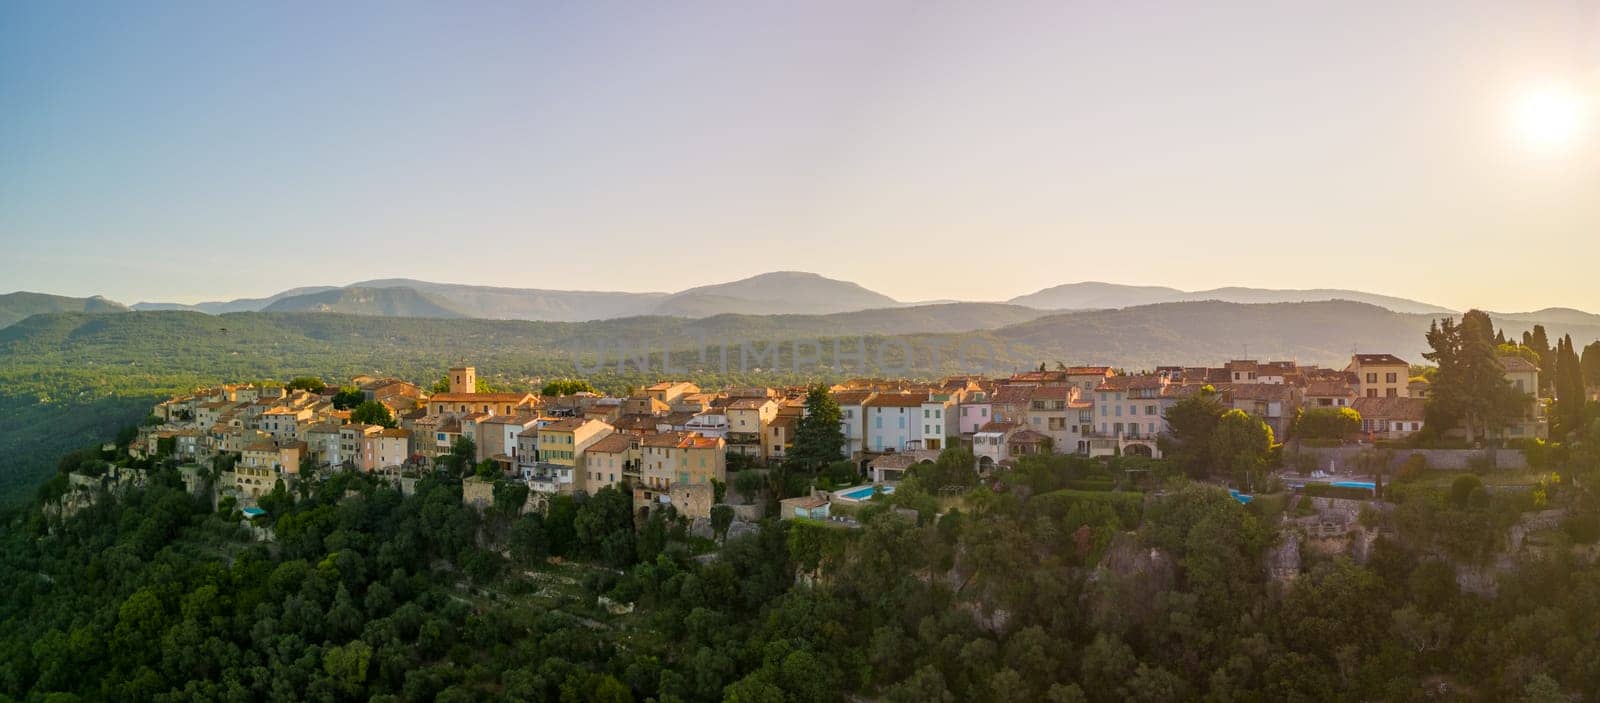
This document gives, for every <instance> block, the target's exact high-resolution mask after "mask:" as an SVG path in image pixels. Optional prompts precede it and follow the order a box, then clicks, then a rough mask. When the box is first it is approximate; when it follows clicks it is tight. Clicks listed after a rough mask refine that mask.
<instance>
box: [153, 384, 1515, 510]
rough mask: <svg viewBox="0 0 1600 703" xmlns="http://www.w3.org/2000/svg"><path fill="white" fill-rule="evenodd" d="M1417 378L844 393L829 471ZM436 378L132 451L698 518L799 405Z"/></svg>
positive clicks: (1364, 421)
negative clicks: (1202, 402) (583, 496)
mask: <svg viewBox="0 0 1600 703" xmlns="http://www.w3.org/2000/svg"><path fill="white" fill-rule="evenodd" d="M1500 362H1501V365H1502V367H1503V369H1504V376H1505V379H1506V381H1507V382H1508V383H1509V384H1510V386H1511V387H1513V388H1515V389H1516V390H1517V391H1518V392H1520V393H1523V394H1525V397H1526V402H1525V408H1526V411H1525V412H1524V413H1522V414H1521V415H1520V416H1518V417H1513V418H1511V420H1510V421H1508V422H1507V423H1505V426H1504V427H1502V428H1500V430H1499V431H1498V433H1497V436H1498V437H1499V438H1502V439H1516V438H1529V439H1534V438H1543V437H1544V436H1545V434H1546V431H1547V430H1546V421H1545V419H1544V410H1543V408H1544V402H1543V401H1542V399H1541V398H1540V396H1539V383H1538V369H1537V367H1535V366H1534V365H1533V364H1532V363H1530V362H1528V361H1527V360H1525V359H1522V358H1519V357H1516V356H1502V357H1500ZM1414 371H1415V369H1414V368H1413V367H1412V365H1411V364H1410V363H1409V362H1408V361H1406V360H1403V359H1400V358H1398V357H1396V356H1394V355H1391V354H1356V355H1354V356H1352V357H1351V359H1350V362H1349V364H1348V365H1347V366H1345V367H1344V368H1341V369H1335V368H1322V367H1318V366H1312V365H1300V364H1296V363H1295V362H1292V361H1268V362H1260V361H1255V360H1233V361H1228V362H1226V363H1224V364H1222V365H1221V366H1217V367H1179V366H1172V367H1159V368H1156V369H1154V370H1152V371H1148V372H1142V373H1120V372H1118V371H1117V370H1115V369H1113V368H1111V367H1109V366H1077V367H1067V366H1058V367H1057V368H1054V369H1049V368H1044V367H1041V368H1039V369H1038V370H1033V371H1028V372H1023V373H1016V374H1013V375H1011V376H1009V377H1005V378H982V377H970V376H958V377H950V378H944V379H941V380H939V381H937V382H918V381H908V380H884V379H855V380H850V381H846V382H843V383H839V384H835V385H832V386H830V387H828V389H827V392H828V394H829V396H830V397H831V400H832V401H833V403H834V404H836V405H837V407H838V414H839V434H840V435H841V436H842V439H843V448H842V450H841V452H840V456H839V457H838V458H839V460H841V461H842V460H849V461H850V462H851V464H852V466H854V467H856V468H857V469H858V476H857V478H862V479H866V480H867V481H870V482H871V483H873V484H876V485H880V486H884V487H887V488H888V489H889V490H892V486H893V485H894V484H895V483H896V482H897V481H899V480H900V479H902V478H903V477H904V476H905V474H906V472H907V471H908V470H909V469H910V468H911V467H913V466H915V465H917V464H919V463H931V462H932V461H933V460H934V459H935V458H936V457H937V456H938V454H939V453H940V452H941V450H944V449H947V448H954V447H960V448H964V449H967V450H969V451H970V452H971V456H972V461H973V462H974V463H975V467H974V468H976V469H977V471H978V473H979V474H980V475H987V474H989V473H991V472H992V471H993V470H994V469H996V468H998V467H1002V466H1009V465H1011V464H1012V463H1013V462H1014V461H1015V460H1017V459H1018V458H1020V457H1024V456H1029V455H1052V454H1077V455H1081V456H1087V457H1113V456H1144V457H1151V458H1160V457H1161V456H1162V446H1163V443H1162V441H1161V439H1162V437H1163V436H1164V435H1167V434H1168V433H1169V432H1170V429H1171V428H1170V427H1169V425H1168V412H1169V410H1170V409H1171V408H1172V407H1173V406H1174V404H1176V403H1178V402H1179V401H1180V400H1182V399H1184V398H1186V397H1190V396H1193V395H1195V394H1197V393H1206V394H1208V395H1213V396H1214V397H1215V398H1216V399H1218V400H1219V401H1220V402H1221V404H1222V407H1223V408H1224V409H1225V410H1238V411H1241V412H1243V413H1245V414H1247V415H1249V416H1250V417H1252V418H1255V419H1259V420H1260V422H1261V423H1263V424H1264V425H1265V426H1266V427H1267V428H1270V431H1271V436H1272V437H1274V438H1276V439H1277V440H1279V441H1281V440H1283V439H1285V438H1288V437H1291V436H1293V435H1294V434H1296V430H1297V427H1296V424H1297V422H1298V420H1299V419H1300V418H1302V417H1304V416H1305V414H1306V413H1307V412H1308V411H1310V412H1313V413H1327V412H1330V411H1333V412H1337V413H1339V414H1340V415H1341V416H1342V417H1343V418H1345V419H1346V421H1347V422H1348V423H1350V424H1349V425H1348V426H1347V427H1346V429H1345V430H1344V431H1343V435H1344V436H1343V437H1341V439H1345V440H1352V439H1353V440H1357V441H1362V440H1364V441H1390V442H1392V441H1399V440H1405V439H1406V438H1408V437H1411V436H1413V435H1416V434H1417V433H1419V432H1421V431H1423V429H1424V427H1425V423H1426V422H1427V412H1426V404H1427V397H1428V393H1429V383H1428V381H1427V380H1426V379H1425V378H1424V377H1422V376H1420V375H1416V374H1415V373H1414ZM446 381H447V382H446V383H444V384H442V385H444V386H445V387H444V388H435V389H434V390H436V391H437V392H429V390H428V389H425V388H423V387H422V386H420V385H418V384H416V383H413V382H410V381H406V380H401V379H396V378H380V377H373V376H357V377H355V378H353V379H350V381H349V385H346V386H344V387H343V388H340V387H336V386H331V385H322V384H321V382H320V381H314V382H306V380H305V379H297V382H292V383H290V384H288V385H287V386H283V387H273V386H267V385H254V384H242V385H224V386H221V387H216V388H209V389H204V390H200V391H196V392H194V393H191V394H187V395H182V396H178V397H174V398H171V399H169V400H166V401H164V402H161V403H159V404H157V405H156V406H155V407H154V408H153V413H152V414H153V419H152V420H151V421H150V422H147V423H146V424H145V425H144V426H143V427H141V428H140V429H139V433H138V436H137V438H135V439H134V440H133V442H132V443H131V444H130V445H129V448H128V451H129V453H130V454H131V455H132V456H133V457H134V458H148V457H157V456H165V457H171V458H172V459H175V460H176V461H178V462H180V463H184V464H191V465H203V466H213V465H215V466H223V467H225V469H226V470H224V471H222V472H221V479H222V480H221V481H220V489H221V491H222V492H223V493H224V494H226V495H231V496H232V497H234V498H236V499H237V500H238V502H239V504H240V505H241V506H249V505H252V504H253V503H254V502H255V500H256V499H258V498H259V497H261V496H262V495H263V494H264V493H266V492H268V491H270V490H272V488H273V487H274V486H275V485H276V484H277V483H278V482H279V481H284V482H288V483H290V484H293V483H295V482H299V481H304V480H307V479H313V478H315V477H317V476H319V475H323V474H326V473H329V472H333V471H338V470H341V469H355V470H359V471H363V472H369V473H373V474H378V475H382V476H388V477H392V478H394V479H396V480H403V479H405V478H407V477H413V478H414V477H416V476H418V475H420V474H421V473H423V472H426V471H430V470H432V469H434V468H435V467H436V466H437V465H439V464H441V463H443V462H445V461H447V460H451V461H455V460H460V461H462V463H468V462H470V464H471V465H472V466H473V467H477V470H476V474H475V475H474V476H472V477H470V478H469V479H468V484H467V485H466V487H465V488H464V500H466V501H467V502H469V503H474V504H477V505H479V506H480V507H481V506H482V505H485V504H487V503H488V502H489V501H491V500H492V485H493V484H495V483H502V482H505V481H511V482H521V483H525V484H526V486H527V488H528V489H529V498H528V505H529V508H530V509H532V508H537V507H538V505H539V502H540V501H541V500H542V499H543V498H544V497H547V496H550V495H557V494H563V495H572V494H576V493H587V494H593V493H594V492H596V491H598V490H600V489H602V488H604V487H607V486H612V487H617V488H619V489H626V490H631V492H632V495H633V498H634V503H635V507H636V508H645V507H650V506H661V505H673V506H674V507H675V508H676V509H677V510H678V512H679V513H680V514H683V515H685V516H688V517H691V518H694V517H706V516H707V515H709V512H710V509H711V507H712V505H713V504H714V503H716V502H718V496H719V495H720V492H718V491H717V490H716V487H717V486H718V485H725V484H726V483H727V482H728V480H729V479H728V473H729V469H730V467H732V468H734V469H738V468H743V467H766V466H772V465H777V464H781V463H782V462H784V460H785V459H786V457H787V456H788V455H789V453H790V452H792V450H793V448H794V443H795V439H796V436H797V427H798V424H799V423H800V421H801V419H802V418H803V417H804V416H805V413H806V403H805V398H806V394H807V390H808V389H807V388H805V387H789V388H764V387H749V388H738V387H735V388H725V389H721V390H708V389H703V388H701V387H699V386H697V385H695V384H694V383H690V382H686V381H676V380H665V381H661V382H658V383H654V384H651V385H648V386H644V387H641V388H637V389H635V391H634V392H633V393H631V394H629V395H627V396H626V397H608V396H605V395H601V394H598V393H594V392H589V391H578V392H573V393H567V394H560V395H539V394H536V393H533V392H486V391H485V390H484V389H483V388H482V384H480V382H479V379H478V377H477V370H476V369H475V368H474V367H471V366H462V367H457V368H452V369H450V370H449V372H448V375H447V377H446ZM463 451H466V452H470V456H467V457H461V456H460V454H461V452H463ZM845 483H846V484H847V485H849V484H851V483H854V482H848V481H847V482H845ZM813 493H814V495H809V496H801V497H800V498H798V499H795V500H794V501H793V505H789V504H787V503H786V504H785V506H784V510H785V511H786V513H785V516H788V515H789V514H790V513H792V512H793V511H794V510H799V511H800V513H798V514H807V515H815V514H825V513H826V509H827V506H828V502H829V500H828V498H829V497H830V496H827V495H820V496H819V495H815V491H814V492H813ZM857 495H858V496H859V495H861V494H857ZM866 495H868V496H870V495H871V491H869V492H868V493H867V494H866ZM833 498H834V499H835V500H839V499H847V498H845V497H844V496H834V497H833ZM749 517H752V518H754V517H759V513H758V512H752V513H751V514H750V515H749Z"/></svg>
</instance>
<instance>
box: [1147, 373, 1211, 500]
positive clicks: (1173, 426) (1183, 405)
mask: <svg viewBox="0 0 1600 703" xmlns="http://www.w3.org/2000/svg"><path fill="white" fill-rule="evenodd" d="M1226 410H1227V408H1224V407H1222V399H1220V398H1218V397H1217V393H1216V390H1215V389H1213V388H1212V387H1211V386H1205V387H1204V388H1201V389H1200V390H1199V391H1198V392H1196V393H1195V394H1194V395H1191V396H1189V397H1187V398H1184V399H1182V400H1179V401H1178V402H1176V403H1173V404H1172V406H1171V407H1169V408H1167V411H1166V412H1165V413H1163V414H1162V418H1163V419H1165V420H1166V422H1167V428H1168V432H1167V433H1166V434H1163V435H1161V436H1160V437H1158V438H1157V439H1156V442H1157V444H1159V445H1160V447H1161V453H1162V454H1163V455H1164V456H1166V457H1167V458H1168V459H1169V460H1171V461H1172V462H1173V463H1175V464H1177V465H1178V466H1179V467H1180V468H1182V469H1183V471H1184V472H1185V473H1187V474H1189V475H1190V476H1193V477H1196V478H1203V477H1205V476H1208V475H1210V473H1211V434H1212V432H1213V431H1214V430H1216V427H1217V421H1218V420H1220V419H1222V414H1223V413H1224V412H1226Z"/></svg>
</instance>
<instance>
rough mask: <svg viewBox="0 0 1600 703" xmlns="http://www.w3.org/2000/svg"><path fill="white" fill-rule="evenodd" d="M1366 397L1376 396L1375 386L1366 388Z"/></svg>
mask: <svg viewBox="0 0 1600 703" xmlns="http://www.w3.org/2000/svg"><path fill="white" fill-rule="evenodd" d="M1367 397H1368V398H1376V397H1378V389H1376V388H1368V389H1367Z"/></svg>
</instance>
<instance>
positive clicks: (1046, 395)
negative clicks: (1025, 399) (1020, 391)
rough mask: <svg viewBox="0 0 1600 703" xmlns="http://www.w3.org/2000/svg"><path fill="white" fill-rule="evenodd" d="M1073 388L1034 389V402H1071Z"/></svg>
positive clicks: (1049, 387) (1041, 387) (1045, 387)
mask: <svg viewBox="0 0 1600 703" xmlns="http://www.w3.org/2000/svg"><path fill="white" fill-rule="evenodd" d="M1074 390H1076V389H1074V388H1073V387H1072V386H1040V387H1038V388H1035V389H1033V398H1032V399H1033V400H1071V399H1072V392H1073V391H1074Z"/></svg>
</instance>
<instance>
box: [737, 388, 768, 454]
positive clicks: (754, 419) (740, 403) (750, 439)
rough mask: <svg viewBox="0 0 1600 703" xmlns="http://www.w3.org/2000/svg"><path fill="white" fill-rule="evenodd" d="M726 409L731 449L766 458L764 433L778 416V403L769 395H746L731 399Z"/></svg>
mask: <svg viewBox="0 0 1600 703" xmlns="http://www.w3.org/2000/svg"><path fill="white" fill-rule="evenodd" d="M726 409H727V412H728V449H729V451H732V452H735V453H738V454H743V455H745V456H749V457H758V458H762V459H765V458H766V453H765V452H764V451H763V449H762V444H763V440H764V435H765V434H766V431H767V426H768V425H771V424H772V421H773V420H775V419H777V417H778V404H777V403H776V402H775V401H773V400H772V399H770V398H767V397H758V398H749V397H746V398H737V399H734V400H731V401H730V402H729V403H728V406H727V408H726Z"/></svg>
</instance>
